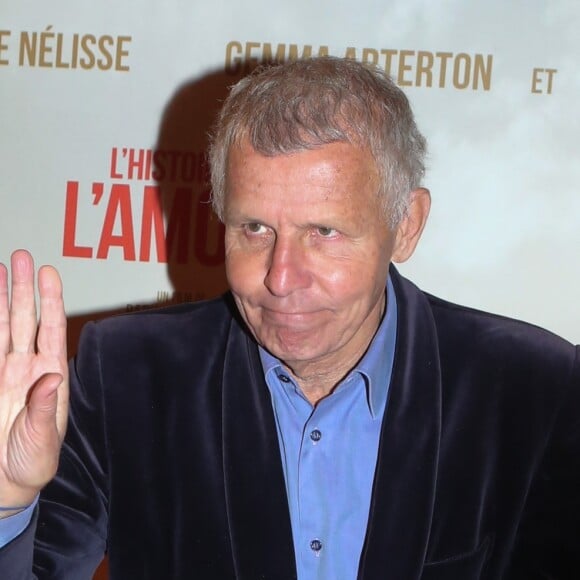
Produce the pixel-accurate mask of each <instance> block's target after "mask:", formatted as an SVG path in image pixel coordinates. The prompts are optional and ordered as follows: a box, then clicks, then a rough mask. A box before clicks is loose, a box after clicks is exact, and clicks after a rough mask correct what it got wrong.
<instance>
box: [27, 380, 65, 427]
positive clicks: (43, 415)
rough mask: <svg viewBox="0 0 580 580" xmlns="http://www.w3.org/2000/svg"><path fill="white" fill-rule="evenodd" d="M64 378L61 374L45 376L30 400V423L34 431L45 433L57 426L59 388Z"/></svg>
mask: <svg viewBox="0 0 580 580" xmlns="http://www.w3.org/2000/svg"><path fill="white" fill-rule="evenodd" d="M62 381H63V377H62V375H61V374H59V373H47V374H45V375H43V376H42V377H41V378H40V379H39V380H38V382H37V383H36V385H34V387H33V388H32V390H31V392H30V396H29V398H28V421H29V424H30V426H31V427H32V429H33V430H34V431H37V432H38V431H44V430H46V428H47V427H49V426H54V425H55V417H56V407H57V402H58V387H59V385H60V384H61V383H62Z"/></svg>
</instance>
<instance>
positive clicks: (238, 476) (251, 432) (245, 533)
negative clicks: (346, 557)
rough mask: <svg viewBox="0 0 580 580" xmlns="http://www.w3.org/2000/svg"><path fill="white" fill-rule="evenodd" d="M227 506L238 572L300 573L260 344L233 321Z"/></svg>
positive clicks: (246, 575)
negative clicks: (259, 350) (263, 372)
mask: <svg viewBox="0 0 580 580" xmlns="http://www.w3.org/2000/svg"><path fill="white" fill-rule="evenodd" d="M223 446H224V478H225V491H226V504H227V505H226V510H227V514H228V520H229V527H230V535H231V540H232V552H233V557H234V566H235V569H236V577H237V578H239V579H243V580H258V579H259V580H292V579H295V578H296V566H295V560H294V548H293V543H292V531H291V527H290V515H289V511H288V500H287V497H286V485H285V483H284V474H283V471H282V463H281V459H280V451H279V447H278V436H277V432H276V424H275V420H274V413H273V410H272V403H271V400H270V394H269V392H268V388H267V386H266V384H265V382H264V377H263V374H262V367H261V364H260V360H259V355H258V350H257V347H256V345H255V344H254V343H253V342H252V341H251V340H250V339H249V337H248V336H247V335H246V333H245V331H244V330H243V329H242V328H240V326H239V325H238V324H237V323H236V322H235V321H234V322H233V323H232V327H231V329H230V333H229V338H228V346H227V351H226V357H225V363H224V377H223Z"/></svg>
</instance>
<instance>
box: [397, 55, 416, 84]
mask: <svg viewBox="0 0 580 580" xmlns="http://www.w3.org/2000/svg"><path fill="white" fill-rule="evenodd" d="M414 54H415V51H414V50H401V51H399V72H398V74H397V83H398V84H399V85H400V86H402V87H411V86H413V83H412V82H411V81H410V80H408V79H405V78H404V77H405V73H406V72H407V71H410V70H412V68H413V67H412V66H411V65H410V64H405V61H406V59H407V57H409V56H413V55H414Z"/></svg>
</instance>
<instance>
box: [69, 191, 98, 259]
mask: <svg viewBox="0 0 580 580" xmlns="http://www.w3.org/2000/svg"><path fill="white" fill-rule="evenodd" d="M78 200H79V182H78V181H67V184H66V203H65V210H64V238H63V243H62V255H63V256H67V257H71V258H92V257H93V249H92V248H90V247H89V246H77V245H76V230H77V209H78Z"/></svg>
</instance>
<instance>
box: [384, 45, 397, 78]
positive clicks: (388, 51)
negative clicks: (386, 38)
mask: <svg viewBox="0 0 580 580" xmlns="http://www.w3.org/2000/svg"><path fill="white" fill-rule="evenodd" d="M396 54H397V51H396V50H395V49H393V48H383V49H382V50H381V55H383V56H384V57H385V66H384V69H385V72H386V73H387V74H388V75H389V76H391V74H392V72H391V66H392V64H393V56H395V55H396Z"/></svg>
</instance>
